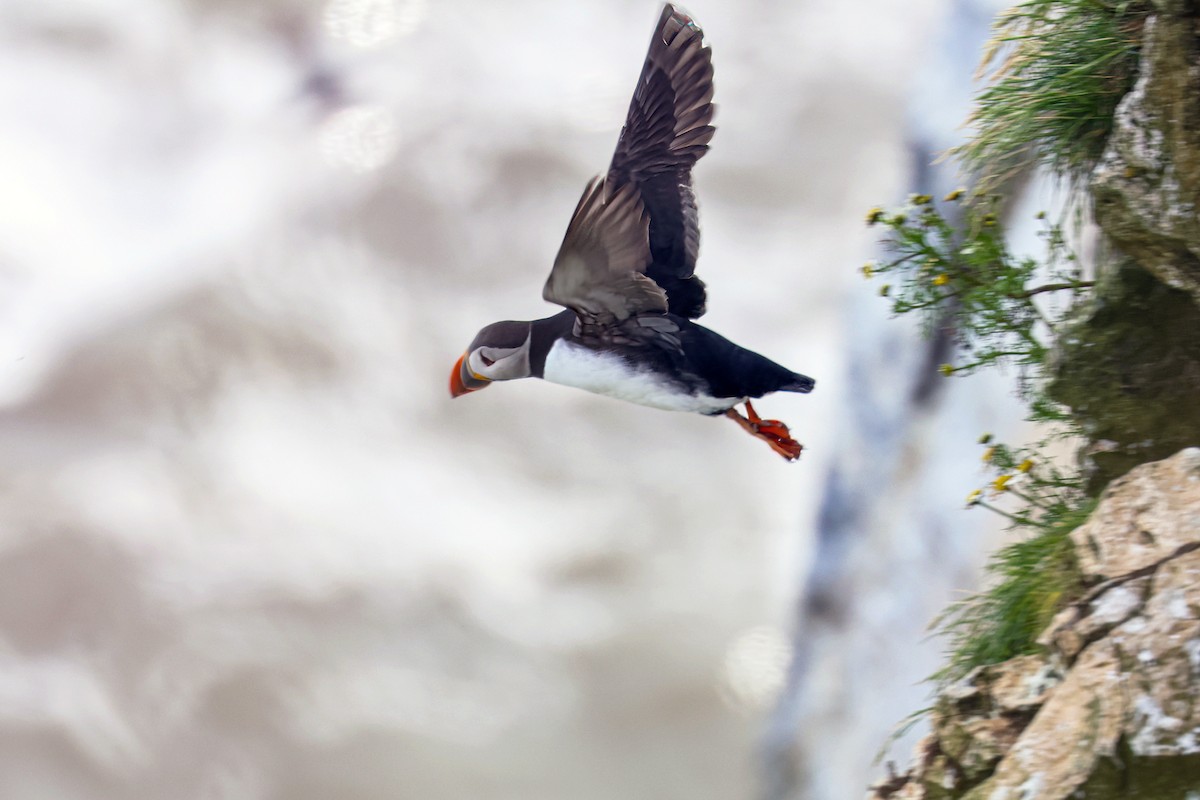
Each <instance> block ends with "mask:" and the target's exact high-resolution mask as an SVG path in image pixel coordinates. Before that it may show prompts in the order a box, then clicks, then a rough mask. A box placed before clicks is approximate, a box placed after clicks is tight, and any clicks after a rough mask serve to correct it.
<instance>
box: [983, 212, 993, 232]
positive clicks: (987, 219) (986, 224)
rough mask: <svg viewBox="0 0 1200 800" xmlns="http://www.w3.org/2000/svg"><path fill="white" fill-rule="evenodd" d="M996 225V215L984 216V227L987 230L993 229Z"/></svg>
mask: <svg viewBox="0 0 1200 800" xmlns="http://www.w3.org/2000/svg"><path fill="white" fill-rule="evenodd" d="M995 224H996V215H995V214H990V213H989V214H984V215H983V226H984V227H985V228H991V227H993V226H995Z"/></svg>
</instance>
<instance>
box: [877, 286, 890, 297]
mask: <svg viewBox="0 0 1200 800" xmlns="http://www.w3.org/2000/svg"><path fill="white" fill-rule="evenodd" d="M891 293H892V285H891V284H890V283H885V284H884V285H883V286H880V287H879V296H880V297H887V296H888V295H889V294H891Z"/></svg>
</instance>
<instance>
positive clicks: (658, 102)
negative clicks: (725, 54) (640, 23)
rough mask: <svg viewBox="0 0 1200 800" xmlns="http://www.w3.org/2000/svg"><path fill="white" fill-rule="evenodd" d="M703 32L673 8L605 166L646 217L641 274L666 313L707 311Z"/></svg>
mask: <svg viewBox="0 0 1200 800" xmlns="http://www.w3.org/2000/svg"><path fill="white" fill-rule="evenodd" d="M703 38H704V32H703V31H702V30H700V27H699V26H698V25H696V23H694V22H692V20H691V18H689V17H688V16H687V15H686V14H683V13H682V12H680V11H679V10H678V9H676V8H675V7H674V6H672V5H669V4H668V5H667V6H666V7H665V8H663V13H662V17H661V18H660V19H659V21H658V27H657V28H656V29H655V31H654V38H653V39H652V40H651V41H650V51H649V52H648V53H647V54H646V63H645V65H644V66H643V67H642V74H641V76H640V77H639V78H638V83H637V89H636V90H634V93H633V100H632V102H630V104H629V114H628V116H627V117H626V119H625V127H624V128H622V129H621V136H620V139H619V140H618V141H617V150H616V153H614V154H613V160H612V164H611V166H610V167H609V171H608V178H607V183H608V187H609V191H610V192H612V191H615V190H617V189H619V188H621V187H624V186H633V187H634V188H635V189H636V190H637V193H638V195H639V196H640V198H641V201H642V204H643V205H644V207H645V209H646V213H647V214H648V215H649V217H650V255H651V263H650V265H649V267H648V268H647V270H646V274H647V275H648V276H649V277H650V279H651V280H653V281H654V282H655V283H657V284H658V285H659V286H661V287H662V288H663V289H664V290H665V291H666V293H667V298H668V303H669V307H670V311H671V312H672V313H675V314H679V315H680V316H684V317H691V318H695V317H699V316H700V315H701V314H703V313H704V310H705V309H704V303H705V292H704V282H703V281H701V280H700V279H699V278H697V277H695V275H694V274H693V273H694V271H695V268H696V255H697V253H698V251H699V248H700V226H699V220H698V218H697V215H696V197H695V195H694V194H693V192H692V165H693V164H695V163H696V160H697V159H698V158H700V156H702V155H704V153H705V152H706V151H707V150H708V142H709V140H710V139H712V135H713V132H714V130H715V129H714V128H713V127H712V125H710V124H709V123H710V122H712V117H713V104H712V95H713V85H712V78H713V68H712V53H711V51H710V50H709V48H707V47H704V46H703V45H702V40H703Z"/></svg>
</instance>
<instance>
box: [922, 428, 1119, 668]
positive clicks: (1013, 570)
mask: <svg viewBox="0 0 1200 800" xmlns="http://www.w3.org/2000/svg"><path fill="white" fill-rule="evenodd" d="M1038 449H1039V448H1034V449H1024V450H1012V449H1010V448H1008V447H1006V446H1004V445H1001V444H994V445H993V444H990V443H988V448H987V450H985V451H984V455H983V459H984V461H985V462H988V463H989V464H990V465H991V466H993V467H994V468H995V470H996V472H997V477H996V478H995V479H994V480H993V481H992V482H991V484H990V485H989V486H988V487H987V489H978V490H976V491H975V492H972V494H971V496H970V497H968V498H967V503H968V505H972V506H982V507H985V508H988V509H990V510H991V511H994V512H995V513H997V514H1000V515H1001V516H1004V517H1006V518H1008V519H1009V521H1010V522H1011V523H1012V526H1013V528H1014V529H1015V530H1018V531H1019V532H1021V533H1023V534H1024V538H1022V539H1020V540H1018V541H1016V542H1014V543H1013V544H1010V545H1008V546H1006V547H1004V548H1002V549H1001V550H1000V551H999V552H997V553H996V554H994V555H993V556H992V559H991V561H990V562H989V564H988V572H989V574H990V575H991V576H992V578H993V580H994V583H993V585H992V586H991V587H990V588H989V589H988V590H987V591H985V592H983V593H980V594H978V595H975V596H973V597H971V598H968V599H967V600H964V601H962V602H960V603H956V604H954V605H953V606H951V607H950V608H949V609H947V611H946V612H945V613H944V614H943V615H942V616H941V618H939V620H937V622H936V623H935V625H937V626H938V627H939V628H940V629H941V630H942V631H943V632H944V633H946V634H947V635H948V637H949V640H950V658H949V662H948V664H947V665H946V666H945V667H944V668H943V669H942V671H941V672H939V673H938V674H937V675H936V676H935V678H936V679H937V680H939V681H951V680H956V679H958V678H960V677H962V676H963V675H966V674H967V673H968V672H970V671H971V670H972V669H974V668H975V667H978V666H983V665H985V664H996V663H999V662H1001V661H1007V660H1008V659H1010V658H1013V657H1015V656H1019V655H1025V654H1027V653H1033V652H1035V651H1036V650H1037V644H1036V639H1037V636H1038V634H1040V633H1041V632H1042V631H1043V630H1044V629H1045V628H1046V626H1047V625H1048V624H1049V623H1050V620H1051V619H1052V618H1053V617H1054V615H1055V614H1056V613H1058V611H1059V610H1061V609H1062V608H1063V607H1064V606H1065V605H1066V604H1067V603H1068V602H1070V601H1072V600H1074V599H1075V598H1076V597H1077V596H1078V595H1079V593H1081V592H1082V591H1083V589H1084V587H1083V584H1082V582H1081V578H1080V575H1079V571H1078V568H1077V566H1076V562H1075V550H1074V546H1073V545H1072V543H1071V539H1070V534H1071V531H1073V530H1075V528H1077V527H1079V525H1081V524H1082V523H1083V522H1084V521H1085V520H1086V519H1087V517H1088V515H1089V514H1091V513H1092V509H1094V508H1095V506H1096V501H1095V499H1094V498H1090V497H1088V496H1087V495H1086V494H1085V492H1084V490H1083V485H1082V479H1081V478H1080V476H1079V475H1078V473H1072V472H1064V471H1062V470H1061V469H1059V468H1058V467H1057V466H1055V465H1054V464H1053V463H1052V462H1048V461H1042V460H1040V456H1038V455H1037V453H1038ZM1006 495H1007V496H1008V497H1010V498H1013V500H1014V501H1015V502H1014V505H1015V510H1006V509H1005V508H1004V507H1003V506H1001V505H1000V499H1001V498H1002V497H1003V496H1006ZM1006 505H1007V504H1006Z"/></svg>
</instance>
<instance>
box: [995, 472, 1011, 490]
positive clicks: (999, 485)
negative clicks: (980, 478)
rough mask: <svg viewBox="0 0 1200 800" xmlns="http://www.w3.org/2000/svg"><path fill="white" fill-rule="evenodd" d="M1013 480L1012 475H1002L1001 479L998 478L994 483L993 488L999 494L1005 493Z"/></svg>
mask: <svg viewBox="0 0 1200 800" xmlns="http://www.w3.org/2000/svg"><path fill="white" fill-rule="evenodd" d="M1011 480H1012V475H1001V476H1000V477H998V478H996V480H994V481H992V488H993V489H995V490H996V491H997V492H1003V491H1005V487H1006V486H1008V482H1009V481H1011Z"/></svg>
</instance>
